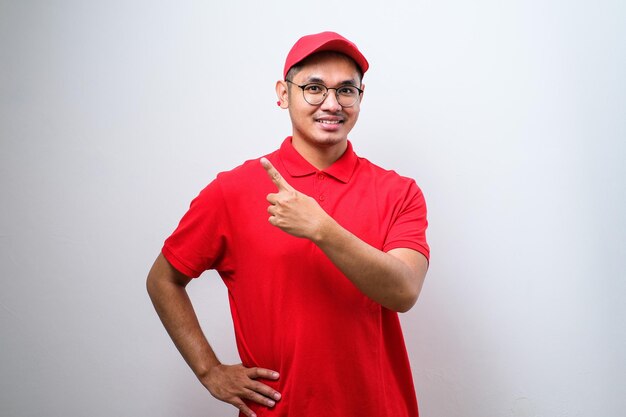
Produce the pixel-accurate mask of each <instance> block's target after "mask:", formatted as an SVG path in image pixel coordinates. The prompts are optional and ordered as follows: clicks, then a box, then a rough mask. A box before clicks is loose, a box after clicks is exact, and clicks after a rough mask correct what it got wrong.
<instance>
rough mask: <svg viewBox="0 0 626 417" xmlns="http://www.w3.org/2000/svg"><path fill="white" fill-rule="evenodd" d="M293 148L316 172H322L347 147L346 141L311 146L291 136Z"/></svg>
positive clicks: (339, 156)
mask: <svg viewBox="0 0 626 417" xmlns="http://www.w3.org/2000/svg"><path fill="white" fill-rule="evenodd" d="M291 143H292V144H293V147H294V149H295V150H296V151H298V153H299V154H300V155H301V156H302V157H303V158H304V159H306V161H307V162H308V163H309V164H311V165H313V166H314V167H315V168H317V169H318V170H320V171H321V170H323V169H326V168H328V167H329V166H331V165H332V164H334V163H335V161H337V160H338V159H339V158H341V155H343V153H344V152H345V151H346V149H347V147H348V140H347V139H344V140H342V141H340V142H336V143H331V144H328V145H313V144H310V143H309V142H307V141H305V140H302V139H299V138H298V137H297V136H295V135H294V136H293V137H292V139H291Z"/></svg>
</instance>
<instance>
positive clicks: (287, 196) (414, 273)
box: [261, 159, 428, 312]
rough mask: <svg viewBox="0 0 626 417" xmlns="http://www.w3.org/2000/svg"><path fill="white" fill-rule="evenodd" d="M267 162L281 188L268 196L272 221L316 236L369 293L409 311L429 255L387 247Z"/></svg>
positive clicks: (264, 161)
mask: <svg viewBox="0 0 626 417" xmlns="http://www.w3.org/2000/svg"><path fill="white" fill-rule="evenodd" d="M261 164H262V165H263V167H264V168H265V170H266V171H267V173H268V175H269V176H270V178H271V179H272V181H273V182H274V184H275V185H276V187H277V188H278V192H277V193H274V194H270V195H268V196H267V200H268V202H269V203H270V206H269V207H268V212H269V214H270V218H269V222H270V223H271V224H272V225H274V226H276V227H278V228H280V229H281V230H283V231H285V232H287V233H289V234H291V235H293V236H297V237H302V238H306V239H309V240H311V241H312V242H313V243H315V244H316V245H317V246H318V247H319V248H320V249H321V250H322V251H323V252H324V253H325V254H326V256H328V258H329V259H330V260H331V262H333V264H335V266H337V268H339V270H341V272H343V274H344V275H345V276H346V277H347V278H348V279H349V280H350V281H352V283H353V284H354V285H355V286H356V287H357V288H358V289H359V290H360V291H361V292H363V293H364V294H365V295H367V296H368V297H370V298H371V299H372V300H374V301H376V302H378V303H380V304H381V305H382V306H384V307H386V308H388V309H390V310H394V311H399V312H405V311H408V310H409V309H410V308H411V307H413V305H414V304H415V302H416V301H417V297H418V296H419V293H420V291H421V289H422V284H423V283H424V278H425V276H426V271H427V270H428V260H427V259H426V257H425V256H424V255H422V254H421V253H419V252H417V251H415V250H413V249H408V248H397V249H392V250H390V251H389V252H383V251H381V250H379V249H376V248H374V247H373V246H371V245H369V244H367V243H366V242H364V241H363V240H361V239H359V238H358V237H357V236H355V235H354V234H352V233H351V232H349V231H348V230H346V229H345V228H343V227H342V226H341V225H340V224H339V223H337V222H336V221H335V220H334V219H333V218H332V217H331V216H330V215H328V213H326V212H325V211H324V209H322V208H321V207H320V206H319V204H317V202H316V201H315V199H313V198H311V197H309V196H307V195H306V194H303V193H301V192H299V191H297V190H295V189H294V188H293V187H291V185H289V184H288V183H287V181H285V179H284V178H283V177H282V176H281V175H280V173H279V172H278V171H277V170H276V168H274V167H273V166H272V164H271V163H270V162H269V161H268V160H267V159H262V160H261Z"/></svg>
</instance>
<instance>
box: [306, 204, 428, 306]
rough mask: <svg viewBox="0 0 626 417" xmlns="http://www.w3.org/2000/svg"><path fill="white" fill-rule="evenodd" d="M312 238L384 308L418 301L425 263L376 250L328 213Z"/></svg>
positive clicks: (362, 290)
mask: <svg viewBox="0 0 626 417" xmlns="http://www.w3.org/2000/svg"><path fill="white" fill-rule="evenodd" d="M312 240H313V242H314V243H315V244H316V245H317V246H318V247H319V248H320V249H321V250H322V251H323V252H324V253H325V254H326V256H328V258H329V259H330V260H331V262H333V264H334V265H335V266H337V268H339V270H341V272H343V273H344V275H345V276H346V277H347V278H348V279H349V280H350V281H352V283H353V284H354V285H355V286H356V287H357V288H358V289H359V290H360V291H361V292H363V293H364V294H365V295H367V296H368V297H370V298H371V299H372V300H374V301H376V302H378V303H380V304H381V305H383V306H384V307H386V308H388V309H390V310H394V311H400V312H405V311H408V310H409V309H410V308H411V307H412V306H413V305H414V304H415V302H416V301H417V297H418V296H419V293H420V291H421V288H422V284H423V282H424V277H425V274H426V263H425V262H418V263H417V264H416V265H411V266H409V263H407V262H405V260H404V259H401V258H399V257H398V256H404V255H405V254H406V253H394V254H392V253H391V252H390V253H385V252H383V251H381V250H378V249H376V248H374V247H373V246H371V245H369V244H367V243H366V242H364V241H363V240H361V239H359V238H358V237H357V236H355V235H353V234H352V233H350V232H349V231H348V230H346V229H344V228H343V227H342V226H341V225H339V224H338V223H337V222H336V221H335V220H334V219H332V218H331V217H330V216H328V217H327V218H326V219H325V220H324V221H322V222H321V226H320V228H319V229H318V233H317V234H316V235H315V236H314V237H313V238H312ZM406 251H408V250H406ZM394 255H398V256H394ZM411 256H412V255H411ZM417 256H419V257H421V255H420V254H417ZM420 261H421V260H420Z"/></svg>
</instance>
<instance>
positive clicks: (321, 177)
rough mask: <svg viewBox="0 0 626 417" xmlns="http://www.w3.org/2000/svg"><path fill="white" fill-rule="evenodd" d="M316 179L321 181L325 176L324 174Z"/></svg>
mask: <svg viewBox="0 0 626 417" xmlns="http://www.w3.org/2000/svg"><path fill="white" fill-rule="evenodd" d="M317 178H318V179H320V180H323V179H324V178H326V176H325V175H324V174H319V175H318V176H317Z"/></svg>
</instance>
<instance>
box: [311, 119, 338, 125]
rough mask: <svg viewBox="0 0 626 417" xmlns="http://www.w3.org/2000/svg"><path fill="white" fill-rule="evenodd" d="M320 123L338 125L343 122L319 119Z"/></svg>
mask: <svg viewBox="0 0 626 417" xmlns="http://www.w3.org/2000/svg"><path fill="white" fill-rule="evenodd" d="M316 121H317V122H318V123H322V124H325V125H338V124H341V123H343V120H326V119H317V120H316Z"/></svg>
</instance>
